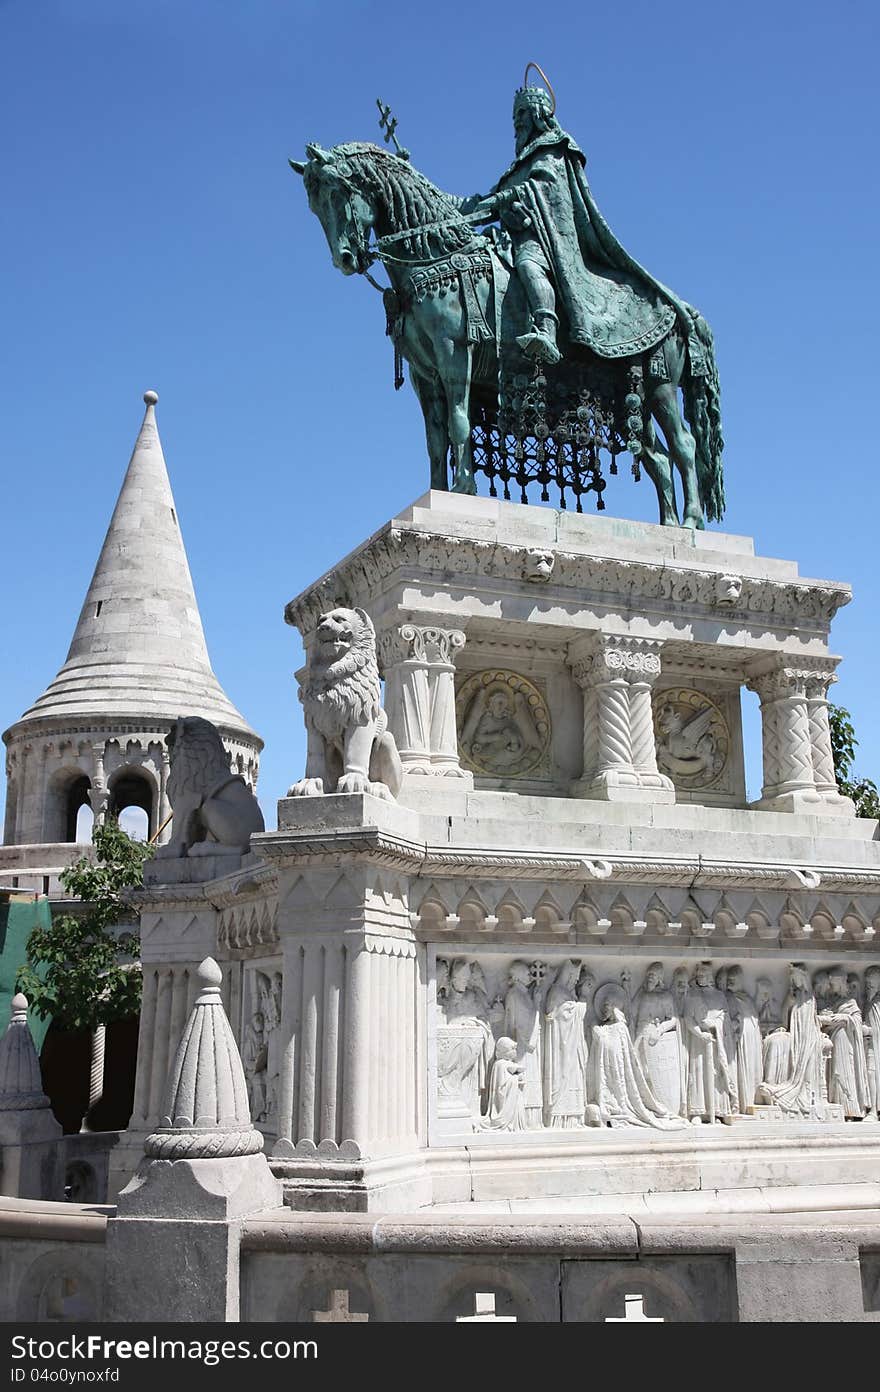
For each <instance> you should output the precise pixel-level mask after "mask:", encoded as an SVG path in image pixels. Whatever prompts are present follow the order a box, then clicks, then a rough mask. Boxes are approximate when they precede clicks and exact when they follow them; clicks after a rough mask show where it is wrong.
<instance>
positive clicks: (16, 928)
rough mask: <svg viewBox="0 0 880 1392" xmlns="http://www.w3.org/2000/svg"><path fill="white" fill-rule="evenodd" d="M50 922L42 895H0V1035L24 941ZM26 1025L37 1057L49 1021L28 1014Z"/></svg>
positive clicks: (23, 956) (22, 960) (20, 892)
mask: <svg viewBox="0 0 880 1392" xmlns="http://www.w3.org/2000/svg"><path fill="white" fill-rule="evenodd" d="M51 918H52V913H51V909H50V908H49V900H48V899H47V898H46V896H45V895H43V894H40V895H34V894H30V893H28V892H27V891H26V890H18V891H16V890H11V891H10V892H9V893H8V894H0V1033H2V1031H3V1030H5V1029H6V1026H7V1025H8V1024H9V1016H10V1013H11V1008H12V1006H11V1002H12V997H13V996H14V995H15V978H16V976H17V974H18V970H19V968H20V967H23V966H24V964H25V959H26V956H27V953H26V948H27V940H28V938H29V936H30V934H31V933H32V931H33V930H34V928H37V927H40V928H48V927H49V924H50V922H51ZM28 1024H29V1025H30V1027H31V1034H32V1035H33V1037H34V1043H35V1044H36V1046H37V1053H39V1052H40V1050H41V1049H42V1047H43V1040H44V1039H45V1037H46V1031H47V1030H48V1028H49V1024H50V1021H49V1020H41V1019H39V1017H38V1016H36V1015H35V1014H34V1013H33V1012H30V1013H29V1015H28Z"/></svg>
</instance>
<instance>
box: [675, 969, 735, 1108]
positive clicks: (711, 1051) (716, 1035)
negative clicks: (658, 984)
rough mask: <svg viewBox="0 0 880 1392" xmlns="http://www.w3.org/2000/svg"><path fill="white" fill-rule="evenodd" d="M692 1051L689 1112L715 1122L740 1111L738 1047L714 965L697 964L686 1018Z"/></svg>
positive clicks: (686, 1027) (690, 989)
mask: <svg viewBox="0 0 880 1392" xmlns="http://www.w3.org/2000/svg"><path fill="white" fill-rule="evenodd" d="M684 1023H685V1037H686V1040H687V1051H688V1086H687V1110H688V1115H689V1117H690V1118H691V1119H692V1120H694V1121H706V1122H714V1121H717V1120H718V1119H719V1118H720V1117H726V1116H731V1115H732V1114H733V1113H734V1112H736V1111H738V1105H737V1091H736V1043H735V1040H734V1036H733V1030H732V1026H731V1020H730V1014H729V1010H728V1003H727V998H726V996H725V995H724V992H723V991H719V990H718V988H717V987H716V986H715V984H714V978H713V971H712V963H711V962H700V963H698V964H697V967H696V970H695V972H694V977H693V980H692V981H691V983H690V985H689V987H688V994H687V1002H686V1005H685V1014H684Z"/></svg>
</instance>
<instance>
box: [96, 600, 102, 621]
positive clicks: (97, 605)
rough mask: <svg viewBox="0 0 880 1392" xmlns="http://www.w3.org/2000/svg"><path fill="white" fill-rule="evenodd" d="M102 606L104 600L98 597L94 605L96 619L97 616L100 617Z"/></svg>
mask: <svg viewBox="0 0 880 1392" xmlns="http://www.w3.org/2000/svg"><path fill="white" fill-rule="evenodd" d="M103 607H104V601H103V599H99V600H98V602H97V604H96V605H95V618H96V619H99V618H100V617H101V610H102V609H103Z"/></svg>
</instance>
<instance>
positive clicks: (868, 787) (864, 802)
mask: <svg viewBox="0 0 880 1392" xmlns="http://www.w3.org/2000/svg"><path fill="white" fill-rule="evenodd" d="M828 719H829V721H830V723H831V748H832V751H833V753H834V776H835V778H836V779H837V786H838V788H839V789H840V791H841V793H843V796H844V797H848V798H852V800H853V802H854V803H855V805H856V813H857V815H858V816H859V817H880V793H878V791H877V784H876V783H875V782H874V781H873V779H871V778H857V777H856V776H855V774H854V772H853V765H854V763H855V757H856V748H857V747H858V743H859V742H858V740H857V739H856V732H855V730H854V729H853V724H852V716H851V715H850V713H849V711H848V710H845V709H844V707H843V706H834V705H829V707H828Z"/></svg>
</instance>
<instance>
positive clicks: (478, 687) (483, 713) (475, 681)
mask: <svg viewBox="0 0 880 1392" xmlns="http://www.w3.org/2000/svg"><path fill="white" fill-rule="evenodd" d="M456 711H457V722H458V744H459V753H460V758H461V762H462V765H463V766H464V767H465V768H469V769H471V770H472V771H473V772H474V773H477V774H482V775H485V776H488V777H492V778H518V777H522V776H523V775H526V774H529V775H531V776H532V777H540V776H541V774H542V773H546V772H547V766H548V753H549V748H550V737H551V722H550V712H549V710H548V708H547V703H546V700H545V698H544V695H543V693H542V692H541V690H540V689H539V687H538V686H537V685H536V683H535V682H532V681H530V680H529V679H528V678H527V677H523V676H520V675H519V674H518V673H517V672H511V671H508V670H506V669H504V668H489V669H487V670H486V671H482V672H472V673H471V674H470V675H469V676H466V677H465V678H464V679H463V680H462V681H461V683H460V684H459V686H458V690H457V692H456Z"/></svg>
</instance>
